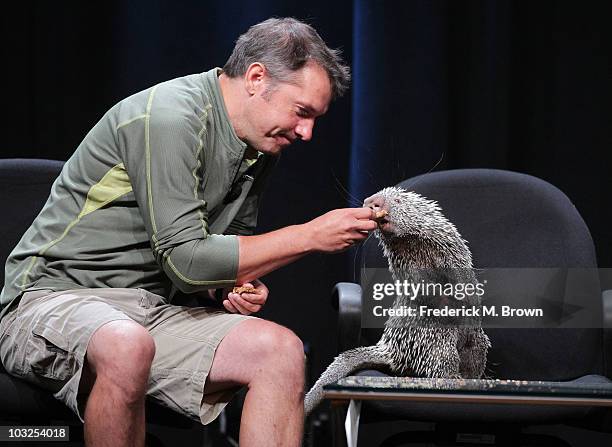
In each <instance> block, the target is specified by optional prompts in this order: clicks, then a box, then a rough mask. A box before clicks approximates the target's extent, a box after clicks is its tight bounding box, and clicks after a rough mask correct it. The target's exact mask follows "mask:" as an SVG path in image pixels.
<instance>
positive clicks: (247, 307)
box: [228, 293, 259, 315]
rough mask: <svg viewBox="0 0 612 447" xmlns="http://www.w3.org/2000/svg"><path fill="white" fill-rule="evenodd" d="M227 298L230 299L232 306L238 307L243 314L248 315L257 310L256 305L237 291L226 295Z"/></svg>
mask: <svg viewBox="0 0 612 447" xmlns="http://www.w3.org/2000/svg"><path fill="white" fill-rule="evenodd" d="M228 298H229V299H230V301H231V302H232V304H233V305H234V307H235V308H236V309H238V310H239V311H240V313H241V314H243V315H248V314H251V313H253V312H257V310H259V308H258V307H257V305H255V304H251V303H249V302H248V301H246V300H245V299H244V298H242V297H241V296H240V295H238V294H237V293H232V294H230V295H228Z"/></svg>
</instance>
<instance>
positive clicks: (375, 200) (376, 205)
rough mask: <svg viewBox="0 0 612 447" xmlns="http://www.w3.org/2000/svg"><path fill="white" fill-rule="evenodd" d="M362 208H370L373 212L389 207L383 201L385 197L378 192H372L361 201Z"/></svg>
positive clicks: (386, 209)
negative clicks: (371, 194)
mask: <svg viewBox="0 0 612 447" xmlns="http://www.w3.org/2000/svg"><path fill="white" fill-rule="evenodd" d="M363 206H364V208H371V209H373V210H374V212H376V213H377V212H379V211H387V212H389V207H388V206H387V204H386V203H385V198H384V197H383V196H382V195H380V194H374V195H373V196H370V197H368V198H367V199H365V200H364V201H363Z"/></svg>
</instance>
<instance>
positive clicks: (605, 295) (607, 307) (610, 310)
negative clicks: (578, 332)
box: [601, 290, 612, 329]
mask: <svg viewBox="0 0 612 447" xmlns="http://www.w3.org/2000/svg"><path fill="white" fill-rule="evenodd" d="M601 299H602V303H603V327H604V328H607V329H612V290H604V291H603V292H601Z"/></svg>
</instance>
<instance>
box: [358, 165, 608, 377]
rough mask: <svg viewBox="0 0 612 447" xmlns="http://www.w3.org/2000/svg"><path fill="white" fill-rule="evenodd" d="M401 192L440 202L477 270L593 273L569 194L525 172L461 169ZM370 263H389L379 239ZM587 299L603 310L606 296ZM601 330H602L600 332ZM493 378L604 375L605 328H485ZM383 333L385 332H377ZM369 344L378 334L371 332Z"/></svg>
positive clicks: (419, 180) (371, 245)
mask: <svg viewBox="0 0 612 447" xmlns="http://www.w3.org/2000/svg"><path fill="white" fill-rule="evenodd" d="M398 186H401V187H403V188H404V189H407V190H412V191H415V192H417V193H419V194H422V195H424V196H425V197H427V198H429V199H433V200H436V201H437V202H438V203H439V204H440V206H441V207H442V210H443V213H444V215H445V216H446V217H447V218H448V219H449V220H450V221H451V222H453V223H454V224H455V225H456V227H457V229H458V230H459V232H460V233H461V234H462V235H463V237H464V238H465V239H466V240H467V241H468V243H469V247H470V249H471V251H472V255H473V259H474V266H475V267H478V268H537V267H541V268H548V267H551V268H556V267H576V268H595V267H596V266H597V261H596V256H595V248H594V245H593V241H592V238H591V235H590V233H589V230H588V228H587V226H586V224H585V222H584V220H583V219H582V217H581V216H580V214H579V213H578V211H577V210H576V208H575V207H574V205H573V204H572V203H571V202H570V200H569V199H568V198H567V196H566V195H565V194H564V193H563V192H561V191H560V190H559V189H557V188H556V187H554V186H552V185H551V184H549V183H547V182H545V181H543V180H541V179H538V178H535V177H532V176H529V175H525V174H519V173H516V172H510V171H501V170H493V169H461V170H453V171H441V172H434V173H430V174H425V175H421V176H418V177H414V178H412V179H409V180H406V181H404V182H402V183H400V184H399V185H398ZM363 256H365V257H366V258H365V259H364V261H365V262H364V264H365V265H367V266H376V267H378V266H380V265H381V264H382V265H385V264H386V263H385V261H384V260H383V259H382V255H381V254H380V249H379V248H378V247H377V244H376V241H372V240H370V241H368V246H367V247H365V248H364V254H363ZM588 299H589V300H597V302H594V301H593V303H594V304H593V306H594V307H595V308H597V309H600V308H601V294H600V291H599V289H598V290H597V293H592V294H591V295H590V296H589V297H588ZM600 327H601V326H600ZM486 332H487V334H488V335H489V337H490V338H491V342H492V345H493V347H492V349H491V351H490V353H489V368H488V371H489V374H490V375H492V376H493V377H496V378H508V379H511V378H516V379H525V380H569V379H573V378H576V377H580V376H583V375H586V374H591V373H601V372H602V369H603V345H602V343H603V342H602V329H593V328H579V329H574V328H572V329H487V330H486ZM379 333H380V332H379ZM364 335H366V341H367V342H368V343H370V342H371V341H372V339H373V336H377V334H376V335H375V334H373V333H371V332H370V333H368V334H364Z"/></svg>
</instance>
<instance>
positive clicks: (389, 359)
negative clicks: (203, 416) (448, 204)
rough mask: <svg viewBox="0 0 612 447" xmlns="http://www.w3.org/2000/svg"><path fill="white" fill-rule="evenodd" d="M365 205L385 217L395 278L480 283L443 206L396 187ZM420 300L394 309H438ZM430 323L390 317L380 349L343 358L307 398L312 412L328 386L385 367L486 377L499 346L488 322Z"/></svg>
mask: <svg viewBox="0 0 612 447" xmlns="http://www.w3.org/2000/svg"><path fill="white" fill-rule="evenodd" d="M363 206H364V207H369V208H371V209H372V210H374V211H376V212H377V214H380V215H383V216H384V217H382V218H381V219H379V226H378V229H377V230H376V231H375V235H376V237H377V238H378V240H379V245H380V246H381V247H382V249H383V254H384V256H385V257H386V258H387V261H388V263H389V270H390V272H391V275H392V277H393V279H394V280H399V281H404V280H407V281H409V282H413V283H416V282H419V281H431V282H442V283H451V284H457V283H464V284H467V283H471V284H476V277H475V274H474V271H473V270H472V254H471V252H470V250H469V248H468V247H467V243H466V241H465V240H464V239H463V238H462V237H461V235H460V234H459V232H458V231H457V228H456V227H455V226H454V225H453V224H452V223H451V222H449V221H448V220H447V219H446V217H444V215H443V214H442V212H441V209H440V207H439V206H438V204H437V203H436V202H435V201H432V200H428V199H426V198H424V197H423V196H421V195H419V194H417V193H415V192H410V191H405V190H403V189H401V188H397V187H390V188H385V189H383V190H381V191H379V192H378V193H376V194H374V195H373V196H371V197H369V198H367V199H366V200H365V201H364V204H363ZM381 211H382V213H381ZM385 214H386V215H385ZM424 276H426V277H427V278H424ZM414 298H415V297H413V300H412V301H411V300H410V297H407V296H405V295H402V294H400V295H397V296H396V297H395V300H394V303H393V307H394V308H400V307H401V306H403V305H413V306H414V305H415V304H416V305H417V306H418V305H419V304H420V303H421V302H422V303H423V304H429V306H430V307H431V304H432V302H431V301H428V302H425V301H423V300H431V299H432V297H429V296H428V297H424V296H420V297H416V299H414ZM433 299H438V300H439V301H438V302H437V303H436V304H437V305H444V306H449V307H460V306H461V305H465V306H475V305H478V304H480V297H479V296H477V295H476V294H472V295H471V296H467V295H466V297H465V298H464V299H463V300H461V301H460V300H457V299H455V298H454V297H450V298H445V297H437V298H435V297H434V298H433ZM427 320H428V318H427V317H422V316H419V315H418V314H417V316H392V317H389V318H388V320H387V321H386V322H385V327H384V330H383V334H382V337H381V338H380V340H379V341H378V342H377V343H376V344H375V345H373V346H362V347H358V348H355V349H351V350H348V351H345V352H343V353H341V354H340V355H338V356H337V357H336V358H335V359H334V361H333V362H332V363H331V364H330V365H329V366H328V367H327V369H326V370H325V372H324V373H323V374H322V375H321V377H320V378H319V380H317V382H316V383H315V384H314V386H313V387H312V389H311V390H310V391H309V392H308V394H307V395H306V398H305V402H304V404H305V412H306V414H309V413H310V412H311V411H312V410H313V409H314V408H315V407H316V406H317V405H318V404H319V402H320V401H321V400H322V398H323V386H325V385H327V384H330V383H334V382H336V381H338V380H340V379H341V378H343V377H346V376H348V375H350V374H351V373H353V372H356V371H358V370H363V369H381V370H384V371H386V372H389V373H391V374H392V375H397V376H412V377H443V378H480V377H482V375H483V373H484V370H485V366H486V357H487V351H488V349H489V348H490V347H491V344H490V341H489V338H488V337H487V335H486V334H485V333H484V331H483V330H482V327H481V326H480V318H479V317H476V318H473V319H471V320H470V322H469V324H465V323H466V321H464V320H461V318H459V319H457V318H454V319H453V318H447V319H446V320H441V319H440V318H438V319H435V321H434V320H433V319H432V320H431V321H427ZM462 323H463V324H462Z"/></svg>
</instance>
